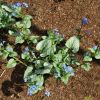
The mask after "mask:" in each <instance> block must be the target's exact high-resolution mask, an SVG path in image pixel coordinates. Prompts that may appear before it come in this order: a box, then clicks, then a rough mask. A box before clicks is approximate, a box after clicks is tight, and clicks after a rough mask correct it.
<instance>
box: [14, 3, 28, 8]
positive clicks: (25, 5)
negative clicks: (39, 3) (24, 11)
mask: <svg viewBox="0 0 100 100" xmlns="http://www.w3.org/2000/svg"><path fill="white" fill-rule="evenodd" d="M14 7H15V8H16V7H26V8H28V4H27V3H26V2H23V3H20V2H17V3H15V4H14Z"/></svg>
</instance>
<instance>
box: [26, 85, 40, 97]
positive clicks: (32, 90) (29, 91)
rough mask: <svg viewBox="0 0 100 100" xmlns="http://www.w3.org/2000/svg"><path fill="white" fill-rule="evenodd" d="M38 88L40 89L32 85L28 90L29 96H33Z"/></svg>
mask: <svg viewBox="0 0 100 100" xmlns="http://www.w3.org/2000/svg"><path fill="white" fill-rule="evenodd" d="M37 88H38V87H37V86H36V85H32V86H31V87H29V88H28V91H27V94H28V95H30V96H31V95H33V92H34V91H37Z"/></svg>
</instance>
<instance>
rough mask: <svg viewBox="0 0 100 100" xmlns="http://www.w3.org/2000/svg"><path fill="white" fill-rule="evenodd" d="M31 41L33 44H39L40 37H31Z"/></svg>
mask: <svg viewBox="0 0 100 100" xmlns="http://www.w3.org/2000/svg"><path fill="white" fill-rule="evenodd" d="M29 40H30V41H31V42H32V43H37V42H38V36H30V38H29Z"/></svg>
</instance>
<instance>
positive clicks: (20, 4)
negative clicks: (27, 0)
mask: <svg viewBox="0 0 100 100" xmlns="http://www.w3.org/2000/svg"><path fill="white" fill-rule="evenodd" d="M14 5H15V6H16V7H21V6H22V3H20V2H17V3H15V4H14Z"/></svg>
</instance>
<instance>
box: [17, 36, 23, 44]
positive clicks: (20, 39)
mask: <svg viewBox="0 0 100 100" xmlns="http://www.w3.org/2000/svg"><path fill="white" fill-rule="evenodd" d="M18 43H19V44H22V43H24V39H23V37H22V36H17V37H16V44H18Z"/></svg>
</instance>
